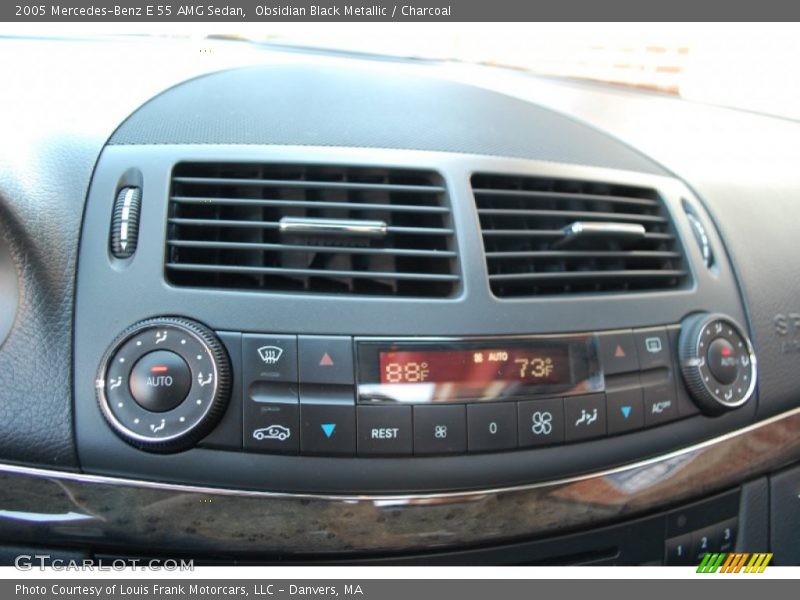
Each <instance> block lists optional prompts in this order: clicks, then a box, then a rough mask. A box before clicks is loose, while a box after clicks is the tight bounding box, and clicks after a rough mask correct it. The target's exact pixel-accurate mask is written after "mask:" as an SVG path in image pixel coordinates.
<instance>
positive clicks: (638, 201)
mask: <svg viewBox="0 0 800 600" xmlns="http://www.w3.org/2000/svg"><path fill="white" fill-rule="evenodd" d="M472 193H473V194H476V195H477V194H481V195H488V196H509V197H513V198H530V199H534V200H536V199H552V200H580V201H588V202H611V203H616V204H630V205H634V206H648V207H658V201H657V200H649V199H645V198H626V197H624V196H604V195H600V194H570V193H566V192H542V191H534V190H518V189H489V188H475V187H473V188H472Z"/></svg>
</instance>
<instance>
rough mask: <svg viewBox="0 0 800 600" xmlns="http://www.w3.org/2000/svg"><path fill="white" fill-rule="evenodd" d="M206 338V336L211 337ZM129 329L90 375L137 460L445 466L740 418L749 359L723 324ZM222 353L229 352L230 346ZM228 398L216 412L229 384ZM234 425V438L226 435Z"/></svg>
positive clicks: (741, 339) (170, 322) (731, 326)
mask: <svg viewBox="0 0 800 600" xmlns="http://www.w3.org/2000/svg"><path fill="white" fill-rule="evenodd" d="M220 335H221V334H220ZM222 337H224V339H225V343H226V344H227V345H228V349H229V350H235V351H231V352H230V356H232V357H235V360H234V361H233V363H234V364H231V359H230V358H229V353H228V352H226V350H225V347H226V346H225V345H224V344H223V343H222V342H221V341H220V339H219V336H218V335H217V334H215V333H214V332H213V331H211V330H210V329H209V328H207V327H206V326H204V325H201V324H199V323H196V322H194V321H190V320H188V319H183V318H172V317H165V318H156V319H149V320H146V321H142V322H140V323H138V324H136V325H134V326H132V327H131V328H129V329H128V330H126V331H125V332H123V334H122V335H120V336H119V338H118V339H117V340H116V341H115V342H114V344H112V346H111V348H109V350H108V351H107V352H106V355H105V357H104V359H103V362H102V364H101V366H100V370H99V373H98V377H97V386H96V387H97V397H98V402H99V405H100V409H101V411H102V413H103V415H104V416H105V418H106V420H107V421H108V423H109V424H110V425H111V427H112V429H113V430H114V431H115V432H116V433H117V434H118V435H119V436H120V437H121V438H122V439H124V440H125V441H126V442H128V443H130V444H131V445H134V446H136V447H137V448H140V449H142V450H147V451H153V452H177V451H181V450H186V449H189V448H191V447H193V446H195V445H196V444H197V443H200V444H201V445H202V444H203V443H204V442H203V441H202V440H203V438H204V437H205V436H207V435H208V434H209V433H211V432H212V431H213V430H214V428H215V426H216V424H217V423H218V421H219V420H220V419H221V417H222V415H223V413H225V412H226V411H227V413H228V414H226V416H225V418H226V419H227V420H228V421H229V422H234V423H236V424H237V426H236V427H223V428H220V429H225V434H224V435H223V434H222V433H221V431H216V432H214V435H213V436H212V437H213V438H214V440H213V444H212V445H213V447H215V448H221V449H226V450H232V451H242V452H253V453H267V454H276V455H298V454H299V455H313V456H329V457H355V456H358V457H379V456H383V457H395V456H447V455H458V454H483V453H489V452H507V451H513V450H517V449H530V448H538V447H547V446H556V445H561V444H573V443H578V442H582V441H587V440H596V439H600V438H605V437H610V436H619V435H625V434H628V433H632V432H636V431H641V430H645V429H649V428H653V427H659V426H661V425H664V424H667V423H671V422H674V421H676V420H679V419H683V418H686V417H691V416H693V415H696V414H698V412H700V411H702V412H704V413H705V414H707V415H718V414H721V413H722V412H724V411H726V410H731V409H734V408H737V407H739V406H742V405H743V404H744V403H746V402H747V400H748V399H749V398H750V397H752V395H753V392H754V390H755V380H756V370H755V369H756V360H755V355H754V353H753V349H752V346H751V344H750V342H749V340H748V338H747V336H746V334H745V333H744V332H743V330H742V329H741V327H739V326H738V325H737V324H736V323H735V322H734V321H733V320H732V319H730V318H728V317H725V316H722V315H708V314H701V315H692V316H690V317H688V318H687V319H686V320H685V321H684V323H683V324H681V325H677V324H676V325H668V326H659V327H649V328H641V329H623V330H614V331H598V332H587V333H580V334H574V333H572V334H563V335H538V336H505V337H485V338H484V337H480V338H419V337H417V338H392V339H387V338H376V337H350V336H322V335H286V334H268V333H235V332H225V335H224V336H222ZM231 345H233V346H235V348H232V347H231ZM234 380H235V381H236V382H237V385H236V386H235V389H236V390H237V394H238V395H239V396H241V397H236V398H233V399H232V401H231V402H230V407H228V404H229V396H230V394H231V390H232V389H233V388H232V382H233V381H234ZM239 425H241V426H240V427H239Z"/></svg>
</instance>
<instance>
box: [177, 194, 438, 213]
mask: <svg viewBox="0 0 800 600" xmlns="http://www.w3.org/2000/svg"><path fill="white" fill-rule="evenodd" d="M172 201H173V202H178V203H180V204H204V205H211V206H281V207H302V208H316V209H320V210H322V209H326V208H341V209H344V210H350V211H387V212H410V213H415V212H416V213H434V214H439V215H446V214H447V213H448V212H450V211H449V210H448V209H447V208H446V207H444V206H424V205H420V204H413V205H412V204H409V205H406V204H371V203H367V202H357V203H353V202H325V201H323V200H312V201H309V202H304V201H301V200H269V199H265V200H256V199H251V198H203V197H192V196H174V197H173V198H172Z"/></svg>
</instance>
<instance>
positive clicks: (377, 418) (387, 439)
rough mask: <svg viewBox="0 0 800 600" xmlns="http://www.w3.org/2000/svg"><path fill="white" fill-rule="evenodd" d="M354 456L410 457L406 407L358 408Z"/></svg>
mask: <svg viewBox="0 0 800 600" xmlns="http://www.w3.org/2000/svg"><path fill="white" fill-rule="evenodd" d="M357 421H358V454H375V455H381V454H382V455H389V456H391V455H399V454H411V452H412V449H413V441H414V438H413V435H412V431H411V407H410V406H359V407H358V413H357Z"/></svg>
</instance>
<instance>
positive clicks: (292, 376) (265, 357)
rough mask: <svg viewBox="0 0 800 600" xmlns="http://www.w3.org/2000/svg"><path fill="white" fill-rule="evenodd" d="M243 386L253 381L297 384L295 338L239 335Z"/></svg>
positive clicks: (292, 336) (287, 336) (291, 336)
mask: <svg viewBox="0 0 800 600" xmlns="http://www.w3.org/2000/svg"><path fill="white" fill-rule="evenodd" d="M242 361H243V371H244V381H245V385H249V384H250V383H251V382H253V381H285V382H291V383H294V382H296V381H297V336H295V335H253V334H248V333H246V334H244V335H243V336H242Z"/></svg>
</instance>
